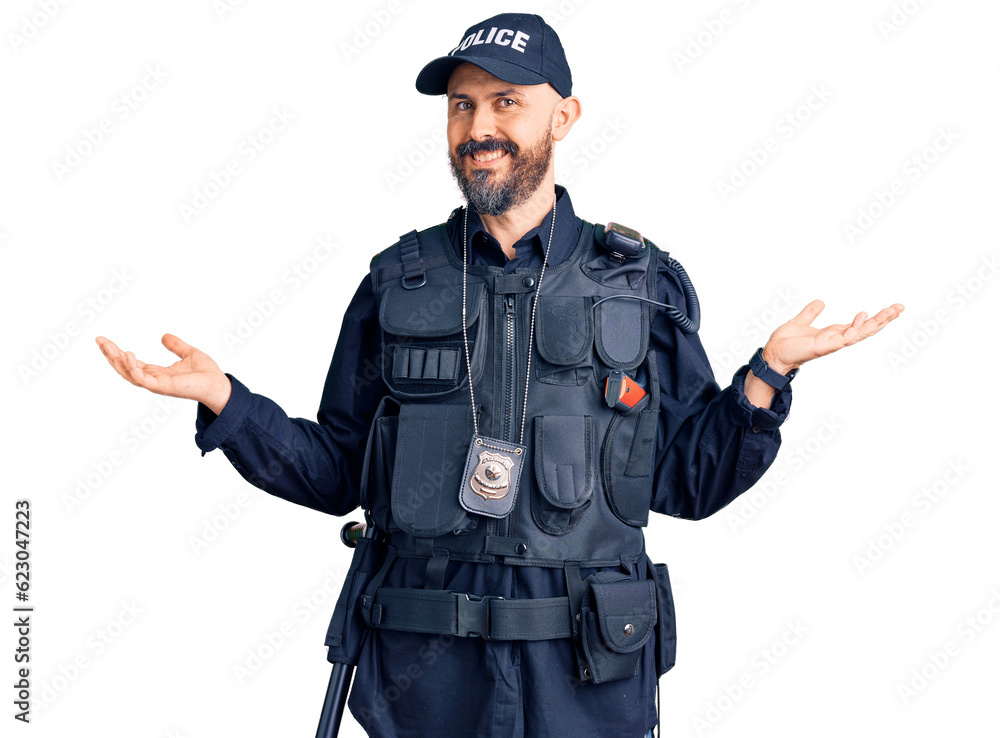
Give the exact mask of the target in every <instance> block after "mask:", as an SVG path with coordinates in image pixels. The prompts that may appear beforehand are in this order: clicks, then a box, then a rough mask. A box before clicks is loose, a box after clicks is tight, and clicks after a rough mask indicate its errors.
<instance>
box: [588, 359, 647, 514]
mask: <svg viewBox="0 0 1000 738" xmlns="http://www.w3.org/2000/svg"><path fill="white" fill-rule="evenodd" d="M642 368H644V369H645V372H641V373H640V374H637V375H636V376H637V377H639V379H641V380H642V381H640V382H639V383H640V384H641V385H642V386H643V387H644V388H645V389H646V392H647V394H646V395H645V397H643V398H642V399H641V400H640V401H639V402H638V403H637V404H636V406H635V407H633V408H632V409H631V410H629V411H628V412H618V413H617V414H616V415H615V417H613V418H612V419H611V423H610V424H609V426H608V431H607V434H606V435H605V436H604V443H603V445H602V447H601V481H602V482H603V483H604V491H605V493H606V494H607V497H608V505H609V506H610V507H611V510H612V511H613V512H614V514H615V515H616V516H617V517H618V518H619V519H620V520H621V521H622V522H625V523H628V524H629V525H633V526H636V527H642V526H644V525H646V523H647V522H648V521H649V505H650V500H651V496H652V484H653V480H652V473H653V455H654V453H655V451H656V427H657V422H656V421H657V415H658V413H659V408H660V384H659V378H658V376H657V372H656V355H655V353H654V352H653V351H650V352H649V354H648V356H647V358H646V361H645V362H644V364H643V367H642Z"/></svg>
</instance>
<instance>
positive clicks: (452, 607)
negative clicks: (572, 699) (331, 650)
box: [361, 587, 573, 641]
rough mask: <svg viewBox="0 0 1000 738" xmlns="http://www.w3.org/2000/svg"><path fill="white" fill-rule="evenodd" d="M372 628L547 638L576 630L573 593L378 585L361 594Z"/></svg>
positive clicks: (491, 637) (518, 638)
mask: <svg viewBox="0 0 1000 738" xmlns="http://www.w3.org/2000/svg"><path fill="white" fill-rule="evenodd" d="M361 611H362V614H363V616H364V618H365V621H366V622H367V623H368V624H369V625H370V626H372V627H374V628H387V629H390V630H404V631H409V632H411V633H438V634H442V635H444V634H450V635H456V636H463V637H464V636H479V637H481V638H485V639H487V640H508V641H544V640H548V639H550V638H569V637H570V636H572V635H573V622H572V615H571V613H570V602H569V597H547V598H540V599H530V600H510V599H504V598H503V597H496V596H489V595H487V596H483V597H480V596H477V595H472V594H466V593H465V592H446V591H440V590H428V589H409V588H403V587H380V588H379V589H378V590H376V592H375V595H374V597H372V596H371V595H364V596H363V597H362V598H361Z"/></svg>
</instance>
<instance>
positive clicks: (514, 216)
mask: <svg viewBox="0 0 1000 738" xmlns="http://www.w3.org/2000/svg"><path fill="white" fill-rule="evenodd" d="M555 202H556V185H555V175H554V174H553V172H552V170H551V169H550V170H549V174H548V176H547V177H546V178H545V180H544V181H543V182H542V184H541V185H540V186H539V187H538V189H537V190H535V192H534V194H533V195H532V196H531V199H529V200H528V201H527V202H525V203H523V204H521V205H518V206H517V207H516V208H511V209H510V210H508V211H507V212H506V213H504V214H503V215H482V214H480V216H479V219H480V220H481V221H482V222H483V228H485V229H486V232H487V233H489V234H490V235H491V236H493V238H495V239H496V240H497V241H499V242H500V248H502V249H503V252H504V253H505V254H506V255H507V258H508V259H513V258H514V256H515V249H514V244H515V243H517V242H518V241H519V240H520V239H521V237H522V236H524V234H525V233H527V232H528V231H530V230H531V229H532V228H537V227H538V226H540V225H541V224H542V221H543V220H545V216H546V215H548V214H549V211H550V210H552V206H553V205H555Z"/></svg>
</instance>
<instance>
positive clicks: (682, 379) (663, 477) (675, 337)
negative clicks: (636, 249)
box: [650, 259, 792, 520]
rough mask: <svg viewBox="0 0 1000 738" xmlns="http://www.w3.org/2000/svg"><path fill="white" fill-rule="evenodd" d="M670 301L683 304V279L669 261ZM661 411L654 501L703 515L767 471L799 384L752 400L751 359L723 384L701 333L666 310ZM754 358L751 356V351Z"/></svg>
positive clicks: (656, 506)
mask: <svg viewBox="0 0 1000 738" xmlns="http://www.w3.org/2000/svg"><path fill="white" fill-rule="evenodd" d="M657 288H658V292H659V295H660V300H661V301H662V302H666V303H669V304H671V305H676V306H678V307H682V306H683V305H684V304H685V302H684V297H683V292H682V290H681V287H680V283H679V281H678V280H677V277H676V275H675V274H674V272H673V271H672V270H671V269H669V268H668V267H667V266H666V265H665V264H664V263H663V261H662V259H661V262H660V264H659V265H658V271H657ZM651 341H652V345H653V347H654V349H655V350H656V356H657V371H658V374H659V383H660V418H659V427H658V431H657V448H656V458H655V470H654V485H653V499H652V501H651V506H650V507H651V509H652V510H654V511H656V512H660V513H665V514H667V515H673V516H675V517H680V518H688V519H695V520H697V519H701V518H705V517H708V516H709V515H712V514H713V513H716V512H718V511H719V510H721V509H722V508H723V507H725V506H726V505H728V504H729V503H730V502H732V501H733V500H734V499H736V498H737V497H738V496H739V495H740V494H742V493H743V492H745V491H746V490H747V489H749V488H750V487H751V486H752V485H753V484H754V483H755V482H757V480H758V479H760V477H761V476H762V475H763V474H764V472H765V471H767V468H768V467H769V466H770V465H771V463H772V462H773V461H774V459H775V457H776V455H777V453H778V447H779V446H780V445H781V433H780V432H779V430H778V427H779V426H780V425H781V423H782V422H784V420H785V418H786V417H788V410H789V408H790V406H791V401H792V392H791V387H790V386H789V387H788V388H786V389H785V390H784V391H782V392H776V393H775V395H774V398H773V399H772V401H771V406H770V408H762V407H755V406H754V405H751V404H750V401H749V400H748V399H747V397H746V394H745V393H744V391H743V384H744V381H745V379H746V374H747V372H748V371H749V369H750V367H749V364H744V365H743V366H742V367H740V368H739V369H738V370H737V371H736V373H735V374H734V375H733V381H732V384H730V385H729V386H728V387H726V388H725V389H721V388H720V386H719V384H718V383H717V382H716V381H715V376H714V374H713V372H712V368H711V366H710V364H709V361H708V356H707V355H706V353H705V349H704V348H703V347H702V344H701V339H700V338H699V337H698V334H686V333H683V332H682V331H681V330H679V329H678V328H677V327H676V326H675V325H674V324H673V323H672V321H671V320H670V319H669V318H668V317H667V316H666V315H665V314H664V312H663V311H662V310H659V311H657V314H656V317H655V319H654V321H653V328H652V335H651ZM747 359H748V360H749V356H748V357H747Z"/></svg>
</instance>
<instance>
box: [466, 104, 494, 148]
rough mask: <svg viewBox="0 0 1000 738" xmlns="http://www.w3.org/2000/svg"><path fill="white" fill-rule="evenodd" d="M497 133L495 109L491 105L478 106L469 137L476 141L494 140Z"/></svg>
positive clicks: (473, 116)
mask: <svg viewBox="0 0 1000 738" xmlns="http://www.w3.org/2000/svg"><path fill="white" fill-rule="evenodd" d="M496 132H497V127H496V118H495V117H494V115H493V109H492V108H491V107H490V106H489V105H480V106H478V107H477V108H476V112H475V113H473V115H472V123H471V127H470V130H469V137H470V138H473V139H475V140H476V141H482V140H483V139H487V138H492V137H493V136H495V135H496Z"/></svg>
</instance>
